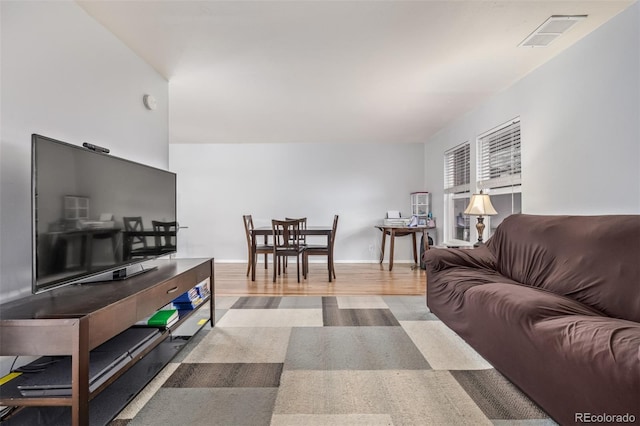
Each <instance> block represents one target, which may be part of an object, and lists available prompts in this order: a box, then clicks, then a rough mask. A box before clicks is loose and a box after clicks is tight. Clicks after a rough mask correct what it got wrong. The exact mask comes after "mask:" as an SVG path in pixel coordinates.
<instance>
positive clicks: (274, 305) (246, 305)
mask: <svg viewBox="0 0 640 426" xmlns="http://www.w3.org/2000/svg"><path fill="white" fill-rule="evenodd" d="M280 299H281V297H267V296H265V297H263V296H253V297H241V298H239V299H238V300H237V301H236V303H234V304H233V306H231V309H278V305H280Z"/></svg>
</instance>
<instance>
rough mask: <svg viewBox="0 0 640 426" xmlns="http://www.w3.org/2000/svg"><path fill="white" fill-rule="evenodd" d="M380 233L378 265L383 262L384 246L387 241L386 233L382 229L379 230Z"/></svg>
mask: <svg viewBox="0 0 640 426" xmlns="http://www.w3.org/2000/svg"><path fill="white" fill-rule="evenodd" d="M381 231H382V246H381V248H380V263H382V261H383V260H384V244H385V242H386V240H387V232H386V231H385V230H384V229H381Z"/></svg>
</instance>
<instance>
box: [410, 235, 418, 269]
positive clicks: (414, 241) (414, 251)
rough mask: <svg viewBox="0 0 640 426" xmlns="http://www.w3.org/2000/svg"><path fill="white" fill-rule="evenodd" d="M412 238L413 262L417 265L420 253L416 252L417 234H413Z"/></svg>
mask: <svg viewBox="0 0 640 426" xmlns="http://www.w3.org/2000/svg"><path fill="white" fill-rule="evenodd" d="M411 238H412V240H413V262H414V263H415V264H417V263H418V253H417V252H416V233H415V232H412V233H411Z"/></svg>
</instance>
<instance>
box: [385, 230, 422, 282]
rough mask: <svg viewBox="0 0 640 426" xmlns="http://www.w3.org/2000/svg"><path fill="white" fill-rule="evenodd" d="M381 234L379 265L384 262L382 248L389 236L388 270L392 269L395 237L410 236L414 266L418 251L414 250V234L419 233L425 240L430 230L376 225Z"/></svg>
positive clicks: (416, 261)
mask: <svg viewBox="0 0 640 426" xmlns="http://www.w3.org/2000/svg"><path fill="white" fill-rule="evenodd" d="M375 227H376V228H378V229H379V230H380V231H381V232H382V246H381V251H380V263H382V261H383V260H384V246H385V243H386V239H387V235H389V236H391V242H390V246H389V270H390V271H391V270H392V269H393V251H394V246H395V239H396V237H404V236H406V235H411V239H412V242H413V261H414V262H415V264H418V251H417V250H416V234H417V233H419V232H421V233H423V235H424V236H425V239H427V235H426V234H427V231H428V230H429V229H432V228H426V227H424V226H415V227H408V226H387V225H376V226H375Z"/></svg>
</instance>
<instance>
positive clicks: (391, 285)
mask: <svg viewBox="0 0 640 426" xmlns="http://www.w3.org/2000/svg"><path fill="white" fill-rule="evenodd" d="M271 268H272V264H271V263H269V266H268V269H264V265H263V264H258V267H257V269H256V280H255V281H254V282H252V281H251V277H250V276H249V277H247V276H246V272H247V265H246V264H243V263H216V264H215V280H216V284H215V285H216V288H215V292H216V295H219V296H311V295H313V296H335V295H341V296H346V295H350V296H354V295H424V294H425V292H426V282H427V279H426V273H425V271H423V270H421V269H420V268H415V269H414V265H412V264H410V263H395V264H394V265H393V271H391V272H389V270H388V269H389V265H388V264H387V263H383V264H381V265H380V264H378V263H375V264H373V263H339V264H336V276H337V278H336V279H335V280H333V282H328V278H327V265H326V263H312V264H310V265H309V276H308V278H307V279H306V280H304V279H303V278H302V277H300V283H298V282H297V279H296V266H295V263H294V264H293V265H292V264H291V262H289V268H288V271H287V273H286V274H283V275H280V276H279V277H277V278H276V282H275V283H274V282H272V279H273V277H272V273H273V270H272V269H271Z"/></svg>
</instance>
